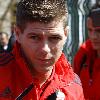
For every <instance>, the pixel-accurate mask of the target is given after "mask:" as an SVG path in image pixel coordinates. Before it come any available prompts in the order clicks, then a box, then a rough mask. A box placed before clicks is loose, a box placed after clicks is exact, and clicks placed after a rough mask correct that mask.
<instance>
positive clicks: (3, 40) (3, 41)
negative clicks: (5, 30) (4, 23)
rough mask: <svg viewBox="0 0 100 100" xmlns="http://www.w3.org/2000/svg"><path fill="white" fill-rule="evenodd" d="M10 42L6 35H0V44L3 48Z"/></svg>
mask: <svg viewBox="0 0 100 100" xmlns="http://www.w3.org/2000/svg"><path fill="white" fill-rule="evenodd" d="M8 41H9V39H8V37H7V35H6V34H0V44H1V45H2V46H5V45H7V44H8Z"/></svg>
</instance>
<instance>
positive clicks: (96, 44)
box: [73, 4, 100, 100]
mask: <svg viewBox="0 0 100 100" xmlns="http://www.w3.org/2000/svg"><path fill="white" fill-rule="evenodd" d="M87 28H88V35H89V39H88V40H87V41H86V42H85V43H83V45H82V46H81V47H80V49H79V51H78V52H77V54H76V55H75V58H74V64H73V65H74V71H75V72H76V73H77V74H78V75H79V76H80V79H81V81H82V85H83V91H84V95H85V98H86V100H100V4H96V5H95V6H93V8H92V9H91V10H90V13H89V16H88V18H87Z"/></svg>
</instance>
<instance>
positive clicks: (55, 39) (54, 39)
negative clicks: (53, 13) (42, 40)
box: [49, 36, 62, 42]
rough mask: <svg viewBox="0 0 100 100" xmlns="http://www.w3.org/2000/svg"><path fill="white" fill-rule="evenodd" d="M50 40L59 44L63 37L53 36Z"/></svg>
mask: <svg viewBox="0 0 100 100" xmlns="http://www.w3.org/2000/svg"><path fill="white" fill-rule="evenodd" d="M49 40H50V41H52V42H58V41H60V40H62V37H61V36H51V37H49Z"/></svg>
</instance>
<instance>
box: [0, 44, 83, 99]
mask: <svg viewBox="0 0 100 100" xmlns="http://www.w3.org/2000/svg"><path fill="white" fill-rule="evenodd" d="M57 94H58V95H57ZM61 94H62V95H61ZM56 96H57V97H58V96H60V97H61V96H63V97H64V96H65V99H64V100H84V96H83V90H82V87H81V84H80V81H79V78H78V77H77V76H76V74H74V73H73V70H72V68H71V67H70V65H69V63H68V62H67V60H66V58H65V56H64V54H62V55H61V57H60V59H59V60H58V61H57V63H56V64H55V67H54V70H53V73H52V75H51V77H50V78H49V79H48V80H47V81H46V82H45V84H44V85H43V86H42V87H41V88H40V87H39V85H38V81H37V80H36V79H33V78H32V75H31V74H30V72H29V70H28V69H27V65H26V63H25V62H24V59H23V57H22V56H21V54H20V50H19V46H18V45H17V46H15V47H14V50H13V51H12V52H11V53H2V54H0V100H15V98H17V97H22V98H23V99H16V100H56Z"/></svg>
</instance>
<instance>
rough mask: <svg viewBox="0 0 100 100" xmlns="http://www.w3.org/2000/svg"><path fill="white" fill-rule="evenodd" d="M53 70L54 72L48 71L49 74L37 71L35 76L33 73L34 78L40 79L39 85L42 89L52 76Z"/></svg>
mask: <svg viewBox="0 0 100 100" xmlns="http://www.w3.org/2000/svg"><path fill="white" fill-rule="evenodd" d="M52 70H53V69H51V70H49V71H47V72H44V73H41V72H36V71H35V73H34V74H33V73H32V76H33V78H36V79H38V81H39V85H40V87H41V86H42V85H43V84H44V83H45V82H46V81H47V79H48V78H49V77H50V76H51V74H52Z"/></svg>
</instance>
